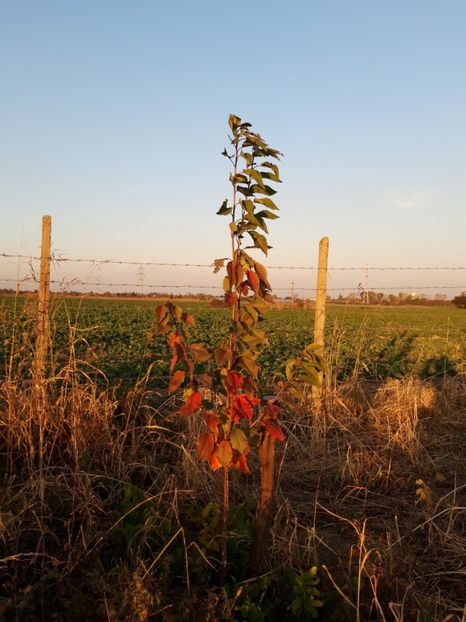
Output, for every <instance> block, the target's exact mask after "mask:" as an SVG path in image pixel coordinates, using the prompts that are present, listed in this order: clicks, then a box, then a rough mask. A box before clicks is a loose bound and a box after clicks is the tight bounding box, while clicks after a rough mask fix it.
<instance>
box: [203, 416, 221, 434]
mask: <svg viewBox="0 0 466 622" xmlns="http://www.w3.org/2000/svg"><path fill="white" fill-rule="evenodd" d="M203 417H204V421H205V422H206V423H207V427H208V428H209V430H212V431H213V432H216V431H217V430H218V417H217V415H216V414H215V413H204V415H203Z"/></svg>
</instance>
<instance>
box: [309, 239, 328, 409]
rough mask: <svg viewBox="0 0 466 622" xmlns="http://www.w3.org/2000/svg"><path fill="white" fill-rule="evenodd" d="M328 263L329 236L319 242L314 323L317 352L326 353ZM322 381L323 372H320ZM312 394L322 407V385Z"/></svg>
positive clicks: (317, 404)
mask: <svg viewBox="0 0 466 622" xmlns="http://www.w3.org/2000/svg"><path fill="white" fill-rule="evenodd" d="M327 264H328V238H322V239H321V240H320V242H319V261H318V264H317V291H316V310H315V324H314V343H315V344H316V345H318V346H319V349H318V350H317V352H318V353H319V354H320V355H321V356H323V354H324V345H325V341H324V330H325V305H326V302H327ZM319 376H320V380H321V382H322V378H323V375H322V372H321V373H320V374H319ZM312 394H313V396H314V398H315V400H316V406H317V408H318V409H320V407H321V402H320V399H321V395H322V386H320V387H312Z"/></svg>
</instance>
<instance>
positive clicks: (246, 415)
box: [233, 395, 260, 423]
mask: <svg viewBox="0 0 466 622" xmlns="http://www.w3.org/2000/svg"><path fill="white" fill-rule="evenodd" d="M259 401H260V400H259V398H257V397H254V396H253V395H238V396H237V397H235V399H234V400H233V420H235V416H236V417H239V418H240V419H247V420H248V421H249V423H251V421H252V415H253V408H254V406H255V404H258V403H259Z"/></svg>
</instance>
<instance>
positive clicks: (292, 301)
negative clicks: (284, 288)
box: [291, 281, 296, 306]
mask: <svg viewBox="0 0 466 622" xmlns="http://www.w3.org/2000/svg"><path fill="white" fill-rule="evenodd" d="M295 299H296V296H295V293H294V281H291V304H292V305H293V306H294V303H295Z"/></svg>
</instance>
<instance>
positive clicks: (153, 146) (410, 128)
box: [0, 0, 466, 295]
mask: <svg viewBox="0 0 466 622" xmlns="http://www.w3.org/2000/svg"><path fill="white" fill-rule="evenodd" d="M465 23H466V3H465V2H464V1H463V0H442V1H440V0H435V1H433V0H390V2H383V1H377V0H353V1H352V2H348V1H347V0H302V1H301V0H289V1H288V2H286V3H285V2H282V1H278V0H268V1H266V2H265V1H262V0H248V1H243V0H238V1H236V2H234V3H231V2H226V1H223V0H195V1H194V0H190V1H188V0H174V1H172V2H167V1H165V2H162V1H160V0H152V1H148V0H139V1H136V2H128V1H127V0H126V1H121V0H100V1H99V2H95V1H90V0H80V1H78V0H69V1H67V2H59V1H57V0H54V1H44V0H23V1H19V0H18V1H14V0H0V93H1V96H0V136H1V139H0V216H1V220H0V222H1V226H0V254H1V253H11V254H15V253H20V254H26V255H29V254H32V255H36V254H37V253H38V252H39V245H40V223H41V216H42V215H43V214H50V215H51V216H52V221H53V225H52V226H53V235H52V237H53V249H54V253H55V255H56V256H62V257H71V258H73V257H81V258H96V259H122V260H129V261H135V262H139V261H140V262H148V261H153V262H166V263H196V264H197V263H201V264H203V263H207V264H208V263H211V262H212V260H213V259H214V258H216V257H223V256H226V255H227V254H228V244H229V240H228V231H227V221H226V219H224V218H221V217H218V216H216V215H215V212H216V211H217V209H218V208H219V206H220V204H221V203H222V201H223V199H224V198H226V197H228V196H229V192H230V187H229V183H228V174H229V169H228V162H227V160H226V159H225V158H222V156H221V155H220V154H221V151H222V150H223V148H224V147H225V146H226V145H227V144H228V126H227V119H228V115H229V114H230V113H234V114H236V115H238V116H240V117H241V118H242V119H243V120H247V121H249V122H251V123H252V124H253V129H254V130H255V131H257V132H259V133H260V134H261V135H262V136H263V137H264V138H265V139H266V140H267V141H268V142H269V144H271V145H272V146H273V147H275V148H277V149H279V150H280V151H282V152H283V154H284V157H283V160H282V163H281V171H282V178H283V180H284V183H283V184H281V185H280V187H279V192H278V194H277V195H276V200H277V201H276V202H277V203H278V205H279V206H280V209H281V212H280V216H281V217H280V219H279V220H276V221H273V222H272V223H271V226H270V244H271V245H272V246H273V250H272V251H271V252H270V255H269V257H268V258H267V260H265V262H264V263H266V264H267V265H282V266H283V265H286V266H315V265H316V262H317V248H318V242H319V239H320V238H321V237H322V236H328V237H329V238H330V256H329V264H330V266H332V267H360V266H364V265H366V264H367V265H368V266H370V267H377V266H380V267H386V266H403V267H411V266H449V267H462V266H465V265H466V245H465V243H464V238H465V231H466V209H465V208H466V186H465V180H466V175H465V174H466V170H465V169H466V79H465V76H466V37H465V36H464V25H465ZM28 271H29V268H28V265H27V262H24V261H23V262H22V263H20V264H19V265H18V261H17V260H15V259H8V258H1V257H0V279H1V278H16V276H17V275H18V274H20V277H21V276H24V275H25V274H27V273H28ZM270 276H271V281H272V286H274V285H275V286H276V287H277V288H280V289H281V291H284V290H285V289H286V288H290V287H291V281H294V282H295V287H297V288H299V287H313V286H314V283H315V272H313V271H309V270H308V271H299V270H297V271H296V270H295V271H290V270H289V271H285V270H280V271H278V270H276V271H273V272H272V271H271V273H270ZM329 276H330V282H329V287H331V288H333V289H334V290H335V291H337V290H338V288H343V287H350V288H351V287H357V285H358V283H360V282H361V281H362V280H363V278H364V274H363V272H362V271H361V270H357V271H337V270H335V271H332V272H330V274H329ZM54 279H55V280H63V281H64V282H69V281H70V280H72V279H81V280H84V281H87V282H90V283H91V282H101V283H107V282H112V283H127V282H129V283H141V282H142V283H144V284H145V285H144V286H146V287H148V286H149V285H151V284H162V283H163V284H168V285H174V284H178V285H180V284H191V285H212V284H217V281H218V280H219V277H218V275H216V276H213V275H211V271H210V269H205V268H202V269H201V268H199V269H197V268H189V269H188V268H180V267H178V268H163V267H157V266H152V267H151V266H146V267H145V268H143V269H140V268H138V266H137V265H130V266H127V265H122V266H118V265H113V264H110V265H102V264H97V265H96V264H73V263H71V262H70V263H66V264H60V265H58V266H55V267H54ZM437 285H449V286H453V285H459V286H461V285H464V287H463V289H466V271H465V270H459V271H437V270H436V271H412V272H411V271H403V272H400V271H387V272H385V271H384V272H381V271H372V270H371V271H369V286H370V288H375V289H377V286H384V287H393V288H394V290H396V289H397V288H398V291H406V288H410V287H411V286H413V288H415V289H416V290H421V289H422V287H424V288H425V287H432V288H433V286H437ZM1 286H2V284H1V283H0V287H1ZM93 289H96V287H93ZM104 289H108V288H104ZM120 289H121V288H120ZM167 291H168V290H167ZM303 291H304V290H303ZM430 291H431V293H435V292H436V291H440V290H435V289H434V288H433V289H431V290H430ZM441 291H443V290H441ZM445 292H446V293H448V294H449V295H452V294H455V293H458V290H457V289H456V290H455V289H453V288H452V289H449V290H445Z"/></svg>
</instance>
